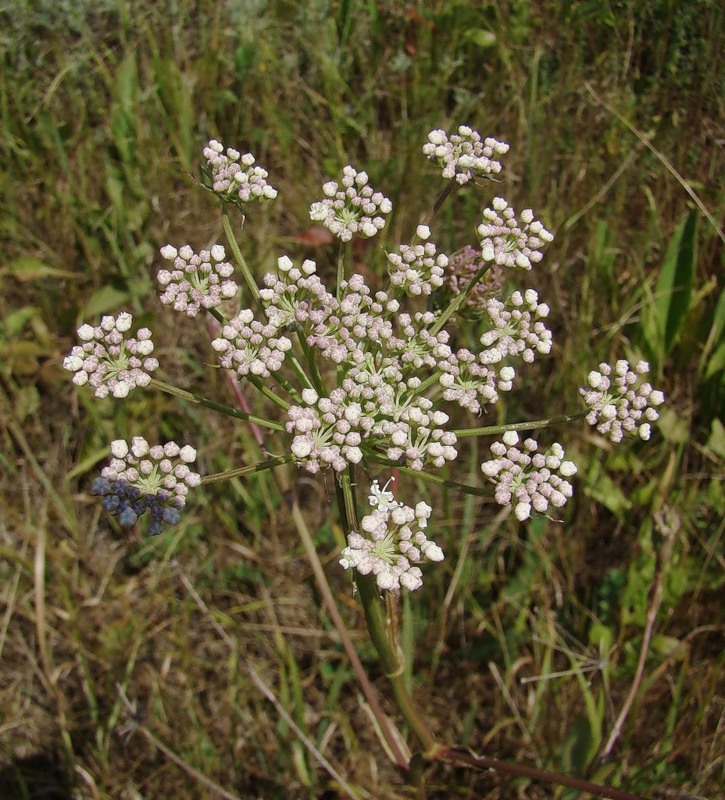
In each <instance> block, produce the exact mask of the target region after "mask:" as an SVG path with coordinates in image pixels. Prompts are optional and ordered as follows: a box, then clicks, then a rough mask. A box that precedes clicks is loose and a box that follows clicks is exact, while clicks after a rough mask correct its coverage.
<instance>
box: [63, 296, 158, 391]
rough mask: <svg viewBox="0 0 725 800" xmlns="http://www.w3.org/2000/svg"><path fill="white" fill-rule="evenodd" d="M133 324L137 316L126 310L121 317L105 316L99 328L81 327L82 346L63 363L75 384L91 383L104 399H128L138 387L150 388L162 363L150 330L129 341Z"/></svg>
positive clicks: (140, 332) (142, 330)
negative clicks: (132, 390) (155, 372)
mask: <svg viewBox="0 0 725 800" xmlns="http://www.w3.org/2000/svg"><path fill="white" fill-rule="evenodd" d="M132 324H133V317H132V316H131V315H130V314H129V313H127V312H125V311H123V312H121V313H120V314H119V315H118V317H112V316H106V317H102V318H101V324H100V325H98V326H96V327H93V326H92V325H81V327H80V328H78V338H79V339H80V340H81V344H80V345H76V346H75V347H73V349H72V350H71V352H70V355H68V356H66V357H65V359H64V360H63V367H64V368H65V369H67V370H68V371H69V372H73V373H75V374H74V375H73V383H75V384H77V385H78V386H85V384H89V385H90V386H92V387H93V389H94V390H95V395H96V397H100V398H103V397H108V395H109V394H111V395H113V397H119V398H120V397H126V396H127V395H128V393H129V392H130V391H131V389H133V388H135V387H136V386H148V384H149V382H150V381H151V375H150V373H151V372H153V371H154V370H155V369H158V366H159V362H158V361H157V360H156V359H155V358H152V357H151V353H153V351H154V344H153V342H152V341H151V331H150V330H149V329H148V328H141V329H140V330H139V331H138V333H137V334H136V337H137V338H128V339H126V338H125V334H126V333H127V332H128V331H129V330H130V328H131V325H132Z"/></svg>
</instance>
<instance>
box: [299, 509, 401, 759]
mask: <svg viewBox="0 0 725 800" xmlns="http://www.w3.org/2000/svg"><path fill="white" fill-rule="evenodd" d="M292 518H293V520H294V522H295V525H296V526H297V532H298V533H299V535H300V539H301V540H302V546H303V547H304V549H305V553H306V555H307V560H308V561H309V562H310V566H311V567H312V571H313V573H314V575H315V581H316V582H317V587H318V589H319V590H320V593H321V594H322V598H323V600H324V601H325V605H326V606H327V610H328V612H329V614H330V618H331V619H332V623H333V625H334V626H335V629H336V630H337V632H338V634H339V636H340V640H341V642H342V645H343V647H344V648H345V652H346V653H347V656H348V658H349V659H350V663H351V664H352V668H353V671H354V672H355V675H356V677H357V679H358V682H359V683H360V687H361V688H362V690H363V694H364V695H365V698H366V699H367V701H368V704H369V705H370V708H371V710H372V712H373V714H374V715H375V719H376V720H377V723H378V725H379V727H380V731H381V732H382V734H383V736H384V737H385V742H386V744H387V745H388V747H389V748H390V752H391V753H392V755H393V757H394V758H395V761H396V763H397V765H398V766H399V767H400V768H401V769H405V768H406V767H407V760H406V758H405V755H404V754H403V752H402V750H401V749H400V744H399V743H398V740H397V739H396V737H395V733H394V731H393V730H391V727H390V724H389V722H388V720H387V717H386V716H385V712H384V711H383V709H382V707H381V706H380V701H379V700H378V696H377V694H376V693H375V689H374V688H373V686H372V684H371V683H370V679H369V678H368V676H367V673H366V672H365V668H364V667H363V665H362V662H361V661H360V657H359V656H358V654H357V651H356V650H355V645H354V644H353V643H352V639H351V638H350V633H349V632H348V630H347V627H346V626H345V623H344V621H343V619H342V617H341V616H340V612H339V611H338V610H337V604H336V603H335V598H334V596H333V594H332V590H331V589H330V584H329V583H328V582H327V577H326V576H325V571H324V569H323V567H322V564H321V562H320V557H319V556H318V555H317V550H316V549H315V544H314V542H313V540H312V536H311V535H310V531H309V529H308V527H307V523H306V522H305V519H304V517H303V516H302V512H301V511H300V507H299V503H298V502H297V500H295V501H294V503H293V504H292Z"/></svg>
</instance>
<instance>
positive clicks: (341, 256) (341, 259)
mask: <svg viewBox="0 0 725 800" xmlns="http://www.w3.org/2000/svg"><path fill="white" fill-rule="evenodd" d="M345 244H346V243H345V242H343V241H342V240H341V241H340V249H339V250H338V252H337V290H336V295H337V299H338V300H340V297H341V293H342V282H343V281H344V280H345V249H346V247H345Z"/></svg>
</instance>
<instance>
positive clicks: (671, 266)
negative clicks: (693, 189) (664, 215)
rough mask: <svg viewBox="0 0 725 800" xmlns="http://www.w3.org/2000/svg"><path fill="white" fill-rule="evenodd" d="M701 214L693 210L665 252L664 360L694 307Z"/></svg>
mask: <svg viewBox="0 0 725 800" xmlns="http://www.w3.org/2000/svg"><path fill="white" fill-rule="evenodd" d="M696 244H697V213H696V212H695V211H694V210H693V211H691V212H690V213H689V215H688V217H687V219H686V220H684V221H683V222H682V223H680V225H679V226H678V228H677V230H676V231H675V235H674V236H673V237H672V241H671V242H670V246H669V247H668V248H667V252H666V253H665V258H664V261H663V262H662V269H661V271H660V277H659V279H658V281H657V286H656V288H655V304H656V310H657V317H658V323H659V329H660V336H661V342H662V352H661V356H662V360H664V357H665V356H666V355H667V354H668V353H669V352H670V350H672V346H673V345H674V343H675V339H676V338H677V334H678V333H679V330H680V327H681V325H682V322H683V320H684V319H685V316H686V315H687V311H688V309H689V307H690V295H691V294H692V282H693V279H694V275H695V260H696V253H695V251H696Z"/></svg>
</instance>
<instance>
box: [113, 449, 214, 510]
mask: <svg viewBox="0 0 725 800" xmlns="http://www.w3.org/2000/svg"><path fill="white" fill-rule="evenodd" d="M111 455H112V458H111V460H110V462H109V464H108V466H107V467H104V468H103V471H102V472H101V475H102V476H103V477H104V478H107V479H108V480H111V481H124V482H125V483H127V484H129V485H130V486H135V487H136V488H137V489H138V490H139V491H140V492H141V494H149V495H158V494H159V492H161V491H163V492H167V493H168V495H169V500H170V503H171V505H173V506H174V507H175V508H183V506H184V505H185V503H186V495H187V493H188V491H189V488H191V487H195V486H199V484H200V483H201V476H200V475H199V474H198V473H196V472H192V470H191V469H190V468H189V464H191V462H192V461H196V450H195V449H194V448H193V447H191V446H190V445H186V446H185V447H179V445H178V444H176V442H167V443H166V444H164V445H161V444H157V445H153V446H151V445H149V443H148V442H147V441H146V439H144V438H143V437H142V436H134V437H133V439H132V440H131V446H130V447H129V445H128V442H125V441H124V440H123V439H116V440H115V441H113V442H111Z"/></svg>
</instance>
